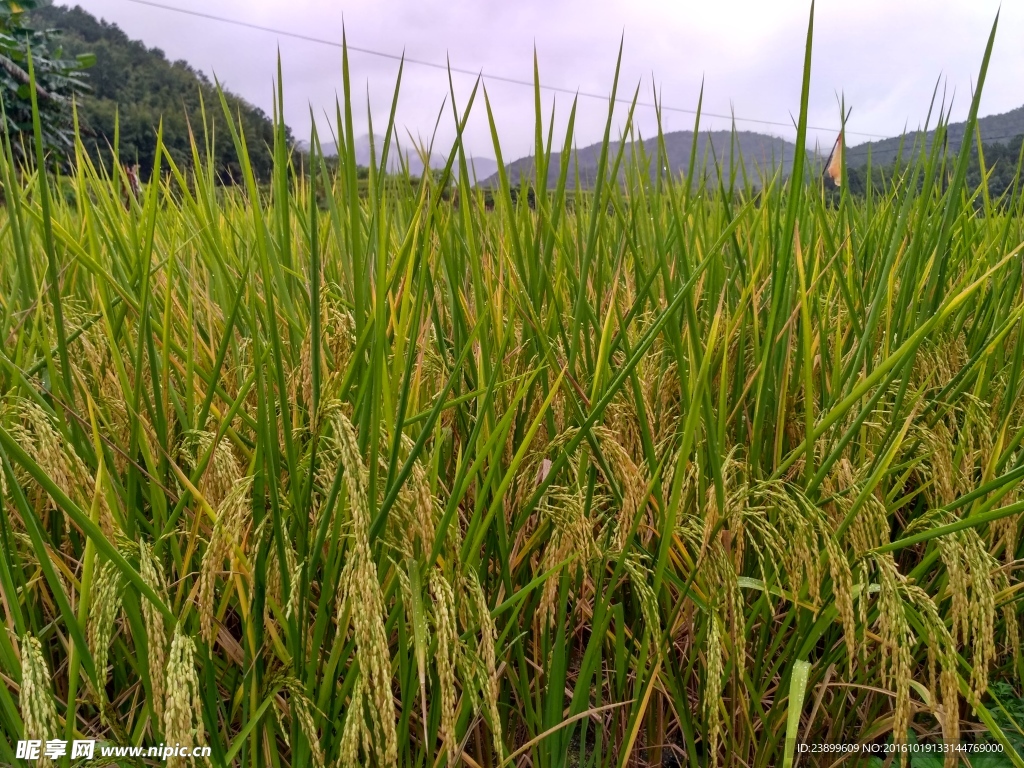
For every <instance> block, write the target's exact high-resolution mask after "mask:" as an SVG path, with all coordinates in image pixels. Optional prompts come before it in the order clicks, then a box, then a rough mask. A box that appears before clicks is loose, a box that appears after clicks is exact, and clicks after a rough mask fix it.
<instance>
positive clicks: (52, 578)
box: [0, 30, 1024, 768]
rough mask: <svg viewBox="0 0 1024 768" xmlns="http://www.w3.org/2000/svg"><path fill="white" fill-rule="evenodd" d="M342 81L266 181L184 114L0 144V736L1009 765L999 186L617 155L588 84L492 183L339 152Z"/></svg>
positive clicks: (346, 117) (1008, 460) (1021, 730)
mask: <svg viewBox="0 0 1024 768" xmlns="http://www.w3.org/2000/svg"><path fill="white" fill-rule="evenodd" d="M993 34H994V30H993ZM989 46H990V47H989V51H990V50H991V41H990V44H989ZM810 47H811V37H810V34H809V35H808V41H807V54H808V58H809V55H810ZM987 62H988V53H986V56H985V59H984V64H983V66H982V70H981V76H980V78H979V81H978V89H977V93H976V94H975V96H974V102H973V104H972V108H971V121H972V125H973V121H974V120H975V119H976V117H977V110H978V104H979V99H980V93H981V90H982V88H981V86H982V85H983V83H984V75H985V69H986V67H987ZM343 74H344V78H345V80H344V85H345V91H344V93H345V97H344V100H343V102H342V103H341V105H340V108H339V110H338V112H339V114H338V120H337V125H336V126H335V130H336V131H337V139H338V144H339V147H341V149H342V152H341V156H340V158H339V159H338V161H337V162H328V161H326V160H324V159H323V158H322V157H320V155H319V153H318V151H317V142H316V139H315V138H314V141H313V151H312V154H311V156H310V157H307V158H300V157H299V156H298V155H293V154H292V153H291V152H290V150H289V148H288V147H287V146H285V142H284V133H283V129H282V130H279V132H278V136H277V142H276V145H275V147H274V151H275V159H276V164H275V175H274V178H273V181H272V183H271V184H270V185H268V186H265V187H264V186H260V185H258V184H257V183H256V180H255V179H254V177H253V175H252V173H251V171H250V170H249V166H248V162H247V146H246V139H245V137H244V136H242V135H238V134H237V133H234V127H233V126H234V124H233V122H232V121H231V115H230V112H229V111H227V109H226V108H225V110H224V111H223V112H227V114H223V113H222V111H221V110H220V107H221V105H207V109H208V114H207V116H206V118H207V119H206V122H205V126H204V125H197V126H196V130H197V134H196V141H195V144H194V155H195V157H194V164H193V168H191V169H186V168H179V167H176V166H174V165H173V164H172V163H171V162H170V161H169V158H168V157H167V156H166V155H165V156H163V158H162V161H161V162H162V165H161V166H160V168H159V173H158V174H154V178H153V179H151V180H149V182H148V184H146V185H144V187H143V188H142V189H141V190H140V192H139V194H138V196H136V195H135V194H133V193H132V191H131V189H132V188H131V185H130V184H129V183H128V182H129V180H128V178H127V176H126V175H125V174H124V172H123V171H122V170H121V169H115V171H114V172H113V173H111V171H110V169H103V168H96V167H93V166H92V165H91V164H90V162H89V160H88V157H87V156H86V155H85V154H84V152H83V151H82V149H81V146H79V154H78V158H77V162H75V163H74V164H73V168H74V170H73V172H72V173H71V174H70V175H65V176H62V177H60V178H56V177H54V176H52V175H51V176H48V175H46V174H37V173H33V172H30V171H24V172H23V171H22V169H19V168H18V167H16V166H15V163H14V160H13V155H12V151H11V146H10V144H11V142H10V140H9V139H8V140H7V141H6V143H5V147H4V149H5V157H4V160H3V162H2V163H0V166H2V167H0V171H2V179H0V182H2V184H3V189H4V195H5V207H4V209H3V211H2V212H0V226H2V228H3V237H2V238H0V337H2V338H3V345H2V352H0V463H2V488H0V490H2V494H3V501H2V504H0V536H2V547H3V552H4V557H3V558H0V616H2V619H3V624H4V629H3V631H0V674H2V682H3V684H2V685H0V728H2V730H3V733H4V734H5V736H6V737H7V738H5V739H0V762H7V763H11V764H23V761H18V760H16V757H15V754H14V745H15V742H16V741H17V740H18V739H40V740H43V741H46V740H48V739H63V740H67V741H69V742H70V741H72V740H74V739H83V738H84V739H97V740H99V741H100V742H101V743H109V744H113V745H142V746H151V745H157V744H180V745H183V746H184V745H188V746H192V745H208V746H209V747H210V749H211V757H210V763H211V764H212V765H217V766H220V765H237V766H254V767H255V766H268V767H271V766H272V767H273V768H282V767H284V766H315V767H316V768H321V767H322V766H342V767H347V766H363V765H372V766H399V765H400V766H431V767H440V766H456V765H460V766H468V767H470V768H475V767H476V766H486V767H487V768H496V767H497V766H534V767H536V768H549V767H550V768H556V767H561V766H588V767H594V768H597V767H598V766H620V767H621V766H694V767H696V766H701V767H702V768H705V767H710V766H744V767H746V766H750V767H754V766H757V767H760V768H768V767H771V766H786V768H789V766H792V765H801V766H806V767H808V768H809V767H810V766H819V765H820V766H830V765H836V764H837V763H838V764H840V765H845V766H872V767H873V768H877V767H878V766H882V765H883V763H885V761H889V762H888V763H886V764H893V765H899V764H901V763H903V764H910V765H914V766H931V765H942V764H943V763H944V764H945V765H946V766H953V765H958V764H959V765H967V764H969V763H968V761H971V762H970V764H973V765H975V766H978V765H982V764H984V765H986V766H996V765H999V766H1002V765H1006V766H1010V765H1013V766H1018V767H1019V766H1024V757H1022V754H1024V751H1022V744H1024V724H1022V721H1024V718H1021V717H1020V712H1021V709H1022V708H1024V703H1022V701H1021V697H1022V695H1024V692H1022V690H1021V682H1020V681H1021V680H1022V679H1024V660H1022V656H1021V649H1020V630H1021V616H1022V603H1021V599H1022V596H1024V592H1022V589H1021V584H1022V582H1021V579H1020V573H1021V565H1022V560H1021V558H1022V556H1024V545H1022V541H1021V535H1020V534H1021V519H1022V517H1021V516H1022V514H1024V500H1022V498H1021V480H1022V478H1024V447H1022V441H1024V257H1022V252H1024V219H1022V215H1021V214H1022V209H1024V202H1022V194H1021V192H1022V190H1021V189H1020V187H1019V184H1018V185H1016V186H1015V187H1014V188H1013V190H1012V192H1011V193H1008V195H1007V197H1006V198H1005V199H1001V200H992V199H989V197H988V196H987V194H986V192H985V190H984V189H970V188H967V187H966V186H965V175H966V167H967V151H966V150H967V149H969V148H970V144H969V143H967V144H966V145H965V147H963V148H956V147H952V148H949V150H948V151H947V150H945V149H944V148H943V142H941V141H935V142H934V144H933V148H932V149H930V150H928V151H924V150H916V151H914V152H908V163H907V166H906V171H905V173H904V174H903V175H902V176H901V177H898V178H896V179H895V180H894V181H893V183H892V184H891V185H890V187H889V188H888V189H887V191H886V192H885V193H884V194H876V193H869V196H868V197H866V198H854V197H851V196H850V195H849V194H848V193H847V192H845V191H844V190H840V191H838V192H837V191H835V190H827V189H824V188H823V185H822V183H821V181H820V180H819V178H818V176H817V171H815V170H814V169H811V168H809V167H806V164H805V163H804V160H803V159H802V158H801V156H800V155H798V157H797V160H796V163H795V166H794V172H793V177H794V178H793V179H790V180H784V179H781V178H779V177H778V176H767V175H765V176H763V177H761V178H759V179H752V178H747V176H746V175H745V174H743V173H741V172H740V171H739V169H729V168H717V167H715V166H714V165H713V164H710V165H705V169H706V172H705V173H704V174H694V176H693V178H692V179H691V180H690V181H686V180H683V179H681V178H679V177H673V176H669V175H654V176H652V174H651V173H650V171H649V168H650V167H661V165H662V163H661V162H660V159H661V158H658V157H653V158H652V157H643V156H640V155H639V154H638V153H637V150H636V149H633V148H632V147H633V146H634V145H629V144H624V143H615V140H616V139H618V135H617V133H616V132H615V125H616V123H615V121H613V115H612V111H611V109H610V110H609V118H608V124H607V127H606V131H605V140H604V147H605V151H604V153H603V155H602V158H601V165H600V170H599V173H598V176H597V180H596V184H595V186H594V188H593V189H590V190H579V189H576V182H575V180H574V173H573V168H572V165H571V163H570V162H569V157H570V152H569V151H568V150H570V149H571V148H572V142H573V133H572V131H573V125H572V123H573V120H572V118H571V117H570V120H569V130H568V132H567V133H566V134H565V135H564V136H561V137H556V136H553V135H552V132H551V131H550V129H549V123H548V120H549V119H550V114H549V113H547V112H545V111H544V110H542V109H541V105H540V96H539V90H538V91H537V97H536V103H537V122H536V136H537V140H536V141H537V146H536V157H537V166H538V168H537V174H536V177H537V178H541V179H544V178H547V167H548V163H549V162H550V161H551V157H552V154H553V153H558V152H561V154H560V157H561V158H563V159H562V160H561V165H560V167H559V171H560V174H559V183H558V184H557V186H556V187H554V188H550V189H542V188H537V189H536V190H535V197H534V200H533V201H532V202H533V205H528V204H527V195H526V194H519V195H517V196H515V200H516V202H514V201H513V194H512V192H513V190H511V189H510V188H509V180H508V179H507V178H505V177H504V175H502V177H501V181H500V184H499V186H498V187H497V188H496V189H495V190H494V191H493V196H492V197H491V198H490V201H492V202H493V208H492V206H491V204H490V202H489V201H487V200H485V197H484V194H483V192H482V191H481V190H480V189H477V188H474V186H473V184H472V180H471V178H470V176H469V173H468V171H467V166H466V163H465V161H464V158H463V157H462V156H461V155H460V153H459V151H458V150H459V148H460V145H459V142H456V144H455V146H454V147H452V148H451V149H452V151H451V152H450V153H448V156H449V157H451V158H452V160H451V161H450V162H449V167H448V168H447V169H446V172H445V173H444V174H442V178H441V179H436V178H429V177H428V178H425V179H423V180H421V181H419V182H418V183H415V184H409V181H408V179H400V180H396V179H394V178H393V177H390V176H386V175H382V174H381V173H380V172H379V169H383V168H387V167H388V165H387V158H386V154H387V153H388V152H389V151H393V147H392V144H393V141H394V137H395V125H394V120H393V119H392V121H391V122H390V123H389V125H388V126H387V128H386V131H385V134H386V136H387V139H386V141H385V144H384V145H383V146H378V147H377V148H376V150H377V152H378V156H377V166H378V167H377V169H372V170H371V173H370V176H369V180H368V182H367V181H365V180H357V169H356V166H355V152H354V136H355V135H356V131H355V127H354V125H355V120H354V118H353V112H352V110H353V103H354V102H355V103H358V97H356V98H355V99H353V98H350V95H349V94H350V90H349V83H348V74H349V72H348V63H347V59H346V61H345V66H344V70H343ZM399 80H400V78H399ZM808 83H809V67H805V73H804V84H803V101H802V107H801V112H800V118H799V133H798V145H799V146H802V145H803V143H804V140H805V136H806V122H807V118H806V115H807V100H808ZM617 87H618V85H617V84H616V88H617ZM399 88H400V83H399V85H398V86H396V98H397V94H398V92H399ZM616 92H617V91H615V90H614V89H613V93H616ZM277 95H278V102H277V103H278V109H277V119H278V125H279V126H280V125H281V122H280V115H281V114H282V108H281V104H282V102H283V98H284V94H283V91H282V89H281V88H280V85H279V87H278V93H277ZM449 107H450V108H452V115H453V117H452V118H451V119H452V120H453V121H455V123H456V125H457V126H462V125H464V124H465V120H466V116H467V115H468V114H469V111H470V110H481V109H482V110H484V111H486V113H487V114H488V115H490V105H489V103H487V96H486V92H485V91H484V90H483V88H482V87H481V88H479V89H478V90H476V91H474V97H473V98H472V99H471V100H470V101H469V103H461V104H460V103H456V102H455V99H454V97H453V98H452V100H451V101H450V103H449ZM937 111H938V108H937ZM215 116H216V120H215ZM942 121H943V117H942V116H940V117H939V119H938V124H939V130H940V131H941V129H942ZM214 123H216V130H229V129H230V130H232V132H233V139H234V141H235V144H236V149H237V152H238V155H239V157H240V159H241V164H242V166H243V168H244V169H246V171H247V175H246V179H245V185H244V187H243V188H240V189H227V188H224V187H221V186H220V185H219V184H218V183H217V180H216V179H215V178H214V176H213V172H212V171H211V170H210V166H209V164H207V163H206V162H205V160H204V158H205V157H206V156H207V154H206V147H207V142H208V140H209V139H208V136H209V131H210V130H213V128H212V126H213V124H214ZM491 124H492V131H493V135H494V150H495V152H496V154H497V159H498V161H499V164H500V163H502V162H503V160H502V155H501V149H500V142H499V139H498V131H497V128H496V127H494V124H493V120H492V121H491ZM204 128H205V130H204ZM626 133H627V134H628V133H629V125H628V123H627V126H626ZM967 135H968V136H969V137H972V136H973V129H972V130H969V131H968V132H967ZM38 149H39V151H40V156H41V147H39V148H38ZM958 149H959V150H960V151H959V152H957V151H956V150H958ZM507 159H508V158H505V160H506V161H507ZM699 162H700V159H699V158H694V162H691V167H696V164H699ZM1019 176H1020V174H1019V173H1018V177H1019ZM570 202H571V204H570ZM837 744H840V745H841V744H871V745H875V747H876V749H878V750H880V751H876V752H874V753H872V754H871V756H868V755H867V754H866V753H864V752H861V753H856V754H850V753H848V752H847V753H835V752H817V753H812V752H804V751H802V750H801V745H803V746H805V747H806V746H812V747H813V746H814V745H819V746H822V745H837ZM908 744H911V745H912V744H920V745H923V744H931V745H943V744H945V745H946V746H947V747H953V746H956V745H968V746H970V745H973V747H974V748H976V749H978V750H981V749H985V750H988V751H987V753H985V754H983V755H982V757H979V756H978V753H977V752H974V753H969V752H966V751H959V752H958V751H952V750H950V751H947V752H945V753H933V754H932V755H930V756H928V757H927V758H925V757H922V756H921V755H919V754H915V755H913V756H910V755H908V754H907V753H906V752H901V751H900V750H901V749H902V748H903V747H904V745H908ZM965 749H966V747H965ZM923 760H930V761H931V762H923ZM982 760H988V761H989V762H982ZM54 762H57V763H61V764H69V763H70V761H69V760H68V759H67V758H61V759H58V760H55V761H54ZM186 762H187V761H185V760H184V759H182V758H180V757H172V758H171V759H170V760H169V761H168V763H169V764H172V765H174V764H177V765H182V764H185V763H186ZM199 762H202V761H199ZM150 763H153V761H152V760H150V761H148V762H147V761H146V760H140V761H138V762H137V763H123V764H150Z"/></svg>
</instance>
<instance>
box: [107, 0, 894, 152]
mask: <svg viewBox="0 0 1024 768" xmlns="http://www.w3.org/2000/svg"><path fill="white" fill-rule="evenodd" d="M126 1H127V2H129V3H135V4H136V5H147V6H149V7H151V8H159V9H161V10H164V11H172V12H174V13H181V14H184V15H186V16H195V17H198V18H201V19H209V20H211V21H218V22H222V23H224V24H233V25H235V26H237V27H245V28H247V29H254V30H257V31H259V32H269V33H271V34H274V35H280V36H281V37H290V38H292V39H295V40H302V41H305V42H307V43H316V44H318V45H329V46H331V47H332V48H341V47H342V44H341V43H339V42H336V41H334V40H325V39H324V38H320V37H313V36H312V35H304V34H301V33H299V32H288V31H286V30H283V29H277V28H275V27H266V26H263V25H261V24H253V23H251V22H248V21H242V20H240V19H232V18H229V17H227V16H217V15H215V14H212V13H204V12H202V11H193V10H190V9H188V8H179V7H177V6H174V5H167V4H165V3H157V2H153V0H126ZM347 48H348V50H350V51H354V52H355V53H362V54H365V55H367V56H377V57H380V58H384V59H391V60H392V61H404V62H405V63H407V64H414V65H417V66H421V67H430V68H431V69H440V70H443V71H446V72H448V71H451V72H453V73H456V74H460V75H469V76H470V77H480V78H483V79H484V80H493V81H495V82H501V83H509V84H511V85H521V86H526V87H527V88H533V87H534V83H532V82H530V81H529V80H520V79H518V78H515V77H509V76H506V75H492V74H485V73H484V71H483V70H482V69H481V70H471V69H465V68H462V67H454V66H451V65H449V64H440V63H438V62H436V61H426V60H424V59H413V58H409V57H407V56H404V55H398V54H395V53H387V52H385V51H376V50H373V49H372V48H361V47H359V46H355V45H348V46H347ZM540 88H541V89H542V90H545V91H552V92H554V93H564V94H568V95H570V96H583V97H585V98H588V99H600V100H601V101H605V102H607V101H608V97H607V96H602V95H601V94H599V93H588V92H586V91H574V90H573V89H571V88H562V87H559V86H557V85H541V86H540ZM616 102H617V103H619V104H631V103H632V102H631V101H630V100H628V99H616ZM637 106H638V107H645V108H650V109H657V108H659V107H660V109H661V110H663V111H665V112H678V113H681V114H685V115H696V114H697V110H695V109H686V108H684V107H673V106H666V105H665V104H661V105H657V104H652V103H650V102H643V101H638V102H637ZM701 115H702V116H705V117H716V118H720V119H724V120H733V121H736V122H742V123H756V124H758V125H770V126H776V127H781V128H794V127H795V126H794V125H793V124H792V123H784V122H779V121H777V120H761V119H759V118H755V117H737V116H736V115H723V114H719V113H715V112H707V111H705V110H701ZM807 127H808V129H809V130H812V131H830V132H834V133H838V131H839V129H838V128H833V127H827V128H826V127H822V126H815V125H809V126H807ZM846 133H847V134H848V135H851V136H866V137H868V138H872V139H886V138H889V137H888V136H883V135H881V134H878V133H864V132H861V131H850V130H847V131H846Z"/></svg>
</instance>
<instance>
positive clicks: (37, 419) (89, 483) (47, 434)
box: [14, 398, 94, 525]
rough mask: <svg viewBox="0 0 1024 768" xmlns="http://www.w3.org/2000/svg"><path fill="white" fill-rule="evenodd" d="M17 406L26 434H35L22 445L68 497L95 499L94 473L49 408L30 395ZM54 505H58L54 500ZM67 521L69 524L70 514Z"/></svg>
mask: <svg viewBox="0 0 1024 768" xmlns="http://www.w3.org/2000/svg"><path fill="white" fill-rule="evenodd" d="M14 408H15V410H16V412H17V413H18V415H19V416H20V418H21V421H22V422H23V423H24V424H25V425H26V427H27V429H26V430H25V431H24V432H23V434H24V435H31V438H32V444H31V445H23V446H22V447H23V448H24V449H25V450H26V451H27V452H28V453H29V454H30V455H31V456H32V457H33V459H35V461H36V462H37V463H38V464H39V466H40V468H41V469H42V470H43V471H44V472H46V475H47V476H48V477H49V478H50V480H52V481H53V483H54V485H56V486H57V487H58V488H60V490H61V491H63V492H64V493H65V494H66V495H67V496H69V497H70V498H71V499H73V500H74V501H76V502H79V503H82V504H85V503H87V502H88V501H89V500H91V498H92V492H93V486H94V483H93V479H92V475H91V473H90V472H89V470H88V468H87V467H86V466H85V463H84V462H83V461H82V460H81V459H80V458H79V457H78V454H77V453H75V452H74V450H72V448H71V446H70V444H69V443H68V442H67V441H66V440H65V439H64V438H63V437H62V436H61V435H60V433H59V432H57V430H56V428H55V427H54V425H53V422H52V421H51V420H50V417H49V415H48V414H47V413H46V411H44V410H43V409H42V407H41V406H40V405H38V404H37V403H35V402H33V401H31V400H28V399H26V398H18V399H17V400H16V401H15V403H14ZM51 504H53V505H54V508H56V504H55V503H54V502H53V501H52V500H51ZM65 524H66V525H68V524H69V521H68V519H67V518H66V517H65Z"/></svg>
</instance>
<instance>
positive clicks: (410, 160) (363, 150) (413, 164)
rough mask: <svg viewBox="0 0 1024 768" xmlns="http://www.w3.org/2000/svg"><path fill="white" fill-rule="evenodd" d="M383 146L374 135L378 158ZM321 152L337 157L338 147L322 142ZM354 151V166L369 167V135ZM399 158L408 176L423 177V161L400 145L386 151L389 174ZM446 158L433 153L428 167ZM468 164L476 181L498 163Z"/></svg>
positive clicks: (479, 160) (485, 159) (305, 147)
mask: <svg viewBox="0 0 1024 768" xmlns="http://www.w3.org/2000/svg"><path fill="white" fill-rule="evenodd" d="M383 146H384V137H383V136H377V135H375V136H374V137H373V149H374V152H375V154H376V155H377V156H378V158H379V156H380V151H381V148H382V147H383ZM320 147H321V149H322V150H323V153H324V156H325V157H337V155H338V146H337V144H335V143H334V142H333V141H329V142H323V143H321V145H320ZM299 149H300V150H302V151H307V152H308V151H309V142H308V141H303V142H299ZM355 150H356V165H360V166H362V167H364V168H366V167H368V166H369V165H370V135H369V134H364V135H363V136H360V137H359V138H357V139H356V140H355ZM399 152H400V153H401V158H404V159H405V164H406V167H407V168H408V169H409V175H410V176H422V175H423V161H422V160H421V159H420V156H419V153H418V152H416V151H413V150H410V149H407V148H406V147H405V146H403V145H400V146H399V147H398V150H396V148H395V146H394V145H392V146H391V149H390V150H389V151H388V170H389V171H390V172H391V173H398V172H399V171H400V170H401V162H400V156H399ZM446 162H447V158H446V157H445V156H444V155H442V154H439V153H436V152H435V153H434V154H433V155H432V156H431V158H430V167H431V168H433V169H434V170H438V169H440V168H444V166H445V163H446ZM468 164H469V175H470V177H475V178H476V179H478V180H482V179H485V178H487V177H488V176H492V175H493V174H495V173H497V171H498V163H497V161H495V160H492V159H491V158H489V157H470V158H469V160H468Z"/></svg>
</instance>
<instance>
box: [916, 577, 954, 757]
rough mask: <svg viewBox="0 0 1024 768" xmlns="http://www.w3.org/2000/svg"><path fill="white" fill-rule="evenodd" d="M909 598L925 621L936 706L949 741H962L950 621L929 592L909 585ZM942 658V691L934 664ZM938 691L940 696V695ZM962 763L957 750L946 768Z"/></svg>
mask: <svg viewBox="0 0 1024 768" xmlns="http://www.w3.org/2000/svg"><path fill="white" fill-rule="evenodd" d="M905 590H906V593H907V597H908V599H909V600H910V602H912V603H913V604H914V606H915V607H916V608H917V609H918V612H919V614H920V616H921V618H922V620H923V624H924V630H925V638H924V640H925V641H926V642H927V644H928V664H929V684H930V687H931V697H932V701H933V702H934V703H933V705H932V709H933V711H934V713H935V716H936V719H937V720H938V721H939V726H940V727H941V728H942V739H943V742H944V743H946V744H958V743H959V742H960V709H959V703H960V698H959V674H958V671H957V665H958V661H959V659H958V657H957V651H956V643H955V642H954V640H953V637H952V635H950V633H949V630H947V629H946V623H945V621H943V619H942V617H941V616H940V615H939V609H938V607H937V606H936V605H935V602H934V601H933V600H932V599H931V597H930V596H929V595H928V593H927V592H925V591H924V590H923V589H921V588H920V587H918V586H917V585H915V584H907V585H905ZM936 661H938V663H939V666H940V667H941V673H940V675H939V685H938V690H936V685H935V671H934V667H935V664H936ZM936 694H938V695H936ZM958 762H959V760H958V758H957V755H956V754H955V753H950V754H948V755H947V756H946V760H945V768H955V766H956V765H957V763H958Z"/></svg>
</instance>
